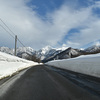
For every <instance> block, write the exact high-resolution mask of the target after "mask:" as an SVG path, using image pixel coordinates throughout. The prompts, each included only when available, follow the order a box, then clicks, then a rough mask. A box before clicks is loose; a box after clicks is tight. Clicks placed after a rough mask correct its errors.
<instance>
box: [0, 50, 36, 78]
mask: <svg viewBox="0 0 100 100" xmlns="http://www.w3.org/2000/svg"><path fill="white" fill-rule="evenodd" d="M35 65H38V63H36V62H32V61H28V60H24V59H21V58H19V57H15V56H12V55H9V54H6V53H2V52H0V79H2V78H4V77H7V76H11V75H13V74H14V73H16V72H18V71H20V70H23V69H25V68H28V67H31V66H35Z"/></svg>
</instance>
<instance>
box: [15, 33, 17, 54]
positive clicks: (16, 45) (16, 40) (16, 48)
mask: <svg viewBox="0 0 100 100" xmlns="http://www.w3.org/2000/svg"><path fill="white" fill-rule="evenodd" d="M16 49H17V35H15V56H16Z"/></svg>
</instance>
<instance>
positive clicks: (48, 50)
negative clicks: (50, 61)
mask: <svg viewBox="0 0 100 100" xmlns="http://www.w3.org/2000/svg"><path fill="white" fill-rule="evenodd" d="M59 52H61V50H56V49H55V48H52V47H51V46H46V47H45V48H42V49H40V50H39V51H37V52H36V56H37V57H38V58H40V59H41V60H44V59H45V58H48V57H49V56H52V55H53V54H58V53H59Z"/></svg>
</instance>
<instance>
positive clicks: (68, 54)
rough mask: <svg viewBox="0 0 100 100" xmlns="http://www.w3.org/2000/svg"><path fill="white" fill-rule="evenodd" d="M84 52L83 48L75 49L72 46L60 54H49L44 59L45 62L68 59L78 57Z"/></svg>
mask: <svg viewBox="0 0 100 100" xmlns="http://www.w3.org/2000/svg"><path fill="white" fill-rule="evenodd" d="M82 54H84V51H83V50H79V49H73V48H71V47H69V48H68V49H66V50H64V51H60V52H59V53H58V54H55V55H52V56H49V57H48V58H45V59H44V60H43V62H48V61H51V60H58V59H68V58H73V57H77V56H80V55H82Z"/></svg>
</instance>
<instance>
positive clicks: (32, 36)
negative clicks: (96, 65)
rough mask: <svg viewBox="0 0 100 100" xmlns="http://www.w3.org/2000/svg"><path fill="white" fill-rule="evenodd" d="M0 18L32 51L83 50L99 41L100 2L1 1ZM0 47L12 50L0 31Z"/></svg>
mask: <svg viewBox="0 0 100 100" xmlns="http://www.w3.org/2000/svg"><path fill="white" fill-rule="evenodd" d="M0 18H1V19H2V20H3V21H4V22H5V23H6V24H7V25H8V26H9V27H10V29H12V31H13V32H14V33H15V34H16V35H17V36H18V38H19V39H20V40H21V41H22V43H23V44H24V45H25V46H30V47H32V48H34V49H40V48H42V47H45V46H47V45H50V46H52V47H56V48H59V47H61V46H62V45H64V46H66V47H74V48H84V47H86V46H87V44H89V43H91V42H94V41H97V40H99V39H100V28H99V26H100V0H0ZM0 25H2V26H4V24H3V23H2V22H1V21H0ZM4 27H5V26H4ZM8 31H9V30H8ZM0 46H7V47H11V48H13V47H14V39H13V38H12V37H11V36H10V35H9V34H8V33H7V32H5V30H4V29H2V27H0ZM18 46H21V44H20V43H18Z"/></svg>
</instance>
